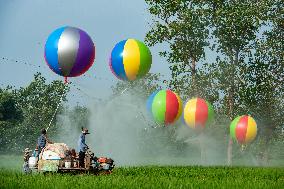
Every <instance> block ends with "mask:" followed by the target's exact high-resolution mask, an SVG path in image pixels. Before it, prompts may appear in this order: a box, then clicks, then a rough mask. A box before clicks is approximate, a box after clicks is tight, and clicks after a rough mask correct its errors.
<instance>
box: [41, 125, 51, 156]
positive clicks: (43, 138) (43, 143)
mask: <svg viewBox="0 0 284 189" xmlns="http://www.w3.org/2000/svg"><path fill="white" fill-rule="evenodd" d="M46 143H50V144H52V142H51V141H50V140H49V139H48V137H47V134H46V130H45V129H44V128H43V129H41V135H40V136H39V137H38V139H37V149H38V154H37V156H39V154H40V152H41V151H42V149H43V148H44V147H45V146H46Z"/></svg>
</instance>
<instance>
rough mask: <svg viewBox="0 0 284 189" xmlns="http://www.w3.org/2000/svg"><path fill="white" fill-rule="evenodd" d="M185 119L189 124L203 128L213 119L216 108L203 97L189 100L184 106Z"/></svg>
mask: <svg viewBox="0 0 284 189" xmlns="http://www.w3.org/2000/svg"><path fill="white" fill-rule="evenodd" d="M183 116H184V121H185V123H186V125H187V126H189V127H191V128H193V129H197V130H203V129H204V128H205V126H206V125H207V124H208V123H209V122H210V121H211V120H212V119H213V117H214V110H213V107H212V105H211V104H210V103H209V102H207V101H206V100H204V99H202V98H193V99H191V100H189V101H188V102H187V103H186V105H185V107H184V113H183Z"/></svg>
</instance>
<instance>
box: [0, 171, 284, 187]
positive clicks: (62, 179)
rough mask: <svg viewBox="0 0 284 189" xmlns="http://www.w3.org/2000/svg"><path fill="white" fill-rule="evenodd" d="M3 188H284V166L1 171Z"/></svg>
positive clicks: (0, 176) (0, 178) (0, 181)
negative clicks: (100, 172) (80, 172)
mask: <svg viewBox="0 0 284 189" xmlns="http://www.w3.org/2000/svg"><path fill="white" fill-rule="evenodd" d="M0 188H1V189H2V188H3V189H4V188H17V189H20V188H31V189H33V188H37V189H38V188H43V189H44V188H92V189H93V188H131V189H133V188H155V189H157V188H226V189H227V188H242V189H243V188H249V189H251V188H261V189H264V188H284V169H283V168H249V167H233V168H230V167H196V166H193V167H192V166H188V167H174V166H166V167H163V166H161V167H158V166H146V167H128V168H117V169H115V170H114V172H113V174H111V175H101V176H94V175H86V174H84V175H69V174H65V175H61V174H45V175H43V174H33V175H23V174H21V173H19V172H16V171H8V170H4V169H2V170H1V171H0Z"/></svg>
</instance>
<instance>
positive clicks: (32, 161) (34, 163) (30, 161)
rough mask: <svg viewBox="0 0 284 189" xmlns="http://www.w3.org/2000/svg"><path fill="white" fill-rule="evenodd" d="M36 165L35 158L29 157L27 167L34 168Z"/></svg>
mask: <svg viewBox="0 0 284 189" xmlns="http://www.w3.org/2000/svg"><path fill="white" fill-rule="evenodd" d="M36 163H37V158H36V157H30V158H29V167H30V168H32V167H35V166H36Z"/></svg>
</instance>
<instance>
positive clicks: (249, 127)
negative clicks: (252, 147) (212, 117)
mask: <svg viewBox="0 0 284 189" xmlns="http://www.w3.org/2000/svg"><path fill="white" fill-rule="evenodd" d="M256 134H257V125H256V122H255V120H254V119H253V118H252V117H250V116H248V115H243V116H239V117H237V118H235V119H234V120H233V121H232V123H231V125H230V135H231V137H232V138H233V139H235V140H236V141H237V142H238V143H240V144H246V143H249V142H251V141H253V140H254V138H255V137H256Z"/></svg>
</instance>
